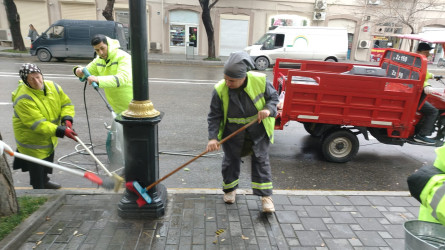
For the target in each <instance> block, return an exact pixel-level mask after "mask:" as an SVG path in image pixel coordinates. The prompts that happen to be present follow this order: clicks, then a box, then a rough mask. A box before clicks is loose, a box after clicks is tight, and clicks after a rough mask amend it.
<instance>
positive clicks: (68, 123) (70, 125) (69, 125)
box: [62, 120, 73, 129]
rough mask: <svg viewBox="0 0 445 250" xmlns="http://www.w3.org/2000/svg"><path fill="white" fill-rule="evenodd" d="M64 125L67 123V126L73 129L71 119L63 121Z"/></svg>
mask: <svg viewBox="0 0 445 250" xmlns="http://www.w3.org/2000/svg"><path fill="white" fill-rule="evenodd" d="M62 125H65V126H66V127H67V128H70V129H73V124H72V123H71V121H70V120H66V121H65V122H62Z"/></svg>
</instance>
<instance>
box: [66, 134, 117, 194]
mask: <svg viewBox="0 0 445 250" xmlns="http://www.w3.org/2000/svg"><path fill="white" fill-rule="evenodd" d="M74 138H76V140H77V141H78V142H79V143H80V144H81V145H82V147H83V148H84V149H85V150H86V151H87V152H88V154H90V155H91V156H92V157H93V159H94V160H95V161H96V162H97V163H98V164H99V166H101V167H102V169H103V170H104V171H105V173H106V174H107V175H108V176H109V177H110V178H112V179H114V192H117V191H119V188H120V187H121V186H122V183H124V178H122V177H120V176H119V175H117V174H116V173H111V172H110V171H108V169H107V168H106V167H105V166H104V164H102V162H100V161H99V159H97V157H96V156H95V155H94V154H93V152H91V150H90V149H89V148H88V147H87V146H86V145H85V144H84V143H83V142H82V141H81V140H80V138H79V137H77V136H74Z"/></svg>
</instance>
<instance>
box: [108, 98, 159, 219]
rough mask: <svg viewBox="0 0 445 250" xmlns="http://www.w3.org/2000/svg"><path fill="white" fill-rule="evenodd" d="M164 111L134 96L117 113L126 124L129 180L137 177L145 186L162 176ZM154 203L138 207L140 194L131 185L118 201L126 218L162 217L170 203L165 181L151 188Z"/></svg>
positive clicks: (126, 157) (120, 212) (119, 213)
mask: <svg viewBox="0 0 445 250" xmlns="http://www.w3.org/2000/svg"><path fill="white" fill-rule="evenodd" d="M163 115H164V114H163V113H161V112H159V111H157V110H155V109H154V107H153V105H152V103H151V101H150V100H146V101H135V100H133V101H132V102H131V103H130V105H129V109H128V110H126V111H124V112H122V114H121V115H119V116H117V117H116V121H117V122H119V123H121V124H122V126H123V128H124V152H125V170H124V173H125V180H126V181H127V182H133V181H137V182H138V183H139V184H140V185H141V186H142V187H147V186H148V185H149V184H151V183H153V182H155V181H156V180H157V179H159V150H158V123H159V122H160V121H161V119H162V116H163ZM148 194H149V196H150V197H151V199H152V200H153V202H152V203H151V204H146V205H144V206H142V207H138V205H137V203H136V200H137V199H138V198H139V196H138V195H137V194H136V193H133V192H132V191H129V190H128V189H126V190H125V193H124V196H123V197H122V199H121V201H120V202H119V205H118V215H119V216H120V217H122V218H147V217H161V216H163V215H164V210H165V204H166V203H167V190H166V188H165V187H164V186H163V185H157V186H156V187H154V188H152V189H150V190H148Z"/></svg>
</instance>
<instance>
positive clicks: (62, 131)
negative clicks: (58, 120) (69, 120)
mask: <svg viewBox="0 0 445 250" xmlns="http://www.w3.org/2000/svg"><path fill="white" fill-rule="evenodd" d="M56 136H57V137H60V138H63V137H64V136H66V137H69V138H71V139H73V140H74V141H77V140H76V138H75V137H74V136H77V133H76V132H75V131H74V130H72V129H70V128H68V127H66V126H58V127H57V129H56Z"/></svg>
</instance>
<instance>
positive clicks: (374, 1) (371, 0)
mask: <svg viewBox="0 0 445 250" xmlns="http://www.w3.org/2000/svg"><path fill="white" fill-rule="evenodd" d="M368 4H372V5H378V4H380V0H368Z"/></svg>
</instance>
